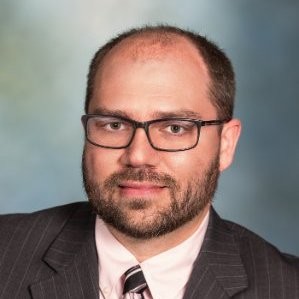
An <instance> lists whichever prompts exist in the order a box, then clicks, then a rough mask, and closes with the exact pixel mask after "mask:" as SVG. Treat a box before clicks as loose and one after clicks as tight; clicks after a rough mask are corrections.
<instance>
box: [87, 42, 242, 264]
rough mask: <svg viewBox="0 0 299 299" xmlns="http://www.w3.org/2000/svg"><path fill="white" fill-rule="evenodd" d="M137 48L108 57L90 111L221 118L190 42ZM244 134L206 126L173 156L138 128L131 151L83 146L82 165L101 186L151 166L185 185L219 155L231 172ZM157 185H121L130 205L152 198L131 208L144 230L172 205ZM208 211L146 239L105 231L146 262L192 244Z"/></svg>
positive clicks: (233, 126) (129, 45)
mask: <svg viewBox="0 0 299 299" xmlns="http://www.w3.org/2000/svg"><path fill="white" fill-rule="evenodd" d="M136 44H138V41H137V42H136V43H134V41H133V42H132V41H126V40H125V41H124V42H122V43H121V44H120V45H118V46H117V47H116V49H114V50H112V52H111V53H110V54H108V57H107V58H106V59H105V62H104V65H103V66H102V68H101V71H100V72H98V74H97V76H96V79H95V90H94V95H93V98H92V99H91V102H90V105H89V111H88V113H91V114H92V113H97V112H99V111H101V110H105V111H111V112H115V111H118V112H121V113H122V114H125V115H126V116H127V117H130V118H132V119H134V120H137V121H147V120H152V119H156V118H160V117H163V116H165V115H166V114H169V113H171V114H173V115H177V116H187V117H188V116H189V117H190V116H192V117H193V118H199V119H202V120H212V119H217V111H216V109H215V107H214V106H213V105H212V103H211V102H210V100H209V98H208V86H209V82H210V77H209V74H208V71H207V68H206V66H205V64H204V62H203V60H202V58H201V57H200V56H199V55H198V52H197V50H196V49H195V48H194V47H193V45H191V44H190V43H189V42H188V41H186V40H185V39H184V38H181V37H176V42H175V45H168V46H167V47H165V46H161V45H159V44H156V45H152V44H150V43H148V44H147V43H146V41H145V42H144V41H143V43H142V50H140V51H138V46H136ZM134 45H135V48H134ZM136 47H137V48H136ZM132 53H134V55H133V54H132ZM136 53H137V54H136ZM166 54H167V55H166ZM191 114H193V115H191ZM240 130H241V124H240V121H239V120H236V119H233V120H231V121H230V122H229V123H226V124H225V125H224V126H223V130H222V132H221V135H220V134H219V128H218V127H217V126H207V127H203V128H202V129H201V135H200V139H199V143H198V145H197V146H196V147H195V148H193V149H191V150H188V151H182V152H172V153H169V152H162V151H157V150H155V149H153V148H152V147H151V145H150V144H149V142H148V140H147V137H146V134H145V132H144V130H142V129H138V130H137V131H136V135H135V137H134V140H133V142H132V143H131V145H130V146H129V147H128V148H126V149H118V150H115V149H105V148H100V147H96V146H94V145H92V144H89V143H88V142H86V144H85V148H84V151H85V163H86V167H87V168H88V172H89V176H90V177H92V178H93V179H94V180H95V181H96V182H98V183H103V182H104V180H105V179H106V178H107V177H109V176H110V175H111V174H113V173H115V172H118V171H121V170H123V169H125V168H133V169H145V168H147V169H151V170H153V171H156V172H163V173H166V174H169V175H170V176H172V177H173V178H175V179H176V180H177V181H178V182H179V183H180V186H181V187H182V188H186V187H187V184H188V182H190V181H192V180H193V179H194V178H200V177H202V176H203V173H204V172H205V171H206V170H207V169H208V168H209V166H210V164H211V163H212V161H213V160H215V158H216V157H217V155H219V171H220V172H221V171H223V170H224V169H226V168H227V167H229V165H230V164H231V162H232V160H233V156H234V152H235V148H236V144H237V141H238V138H239V134H240ZM159 187H160V186H158V187H157V186H156V185H153V184H149V183H137V182H124V186H122V188H121V189H120V190H119V194H118V196H119V197H121V198H124V200H130V198H134V197H136V196H138V197H141V198H148V199H149V200H151V204H150V205H149V206H148V207H147V208H146V209H145V210H142V211H140V210H130V211H128V213H130V219H131V220H132V221H133V222H134V223H136V224H139V225H142V223H143V222H144V221H145V220H146V219H150V218H151V217H153V215H154V213H155V210H157V209H161V208H165V207H167V206H168V205H169V202H170V200H169V197H170V195H169V192H168V190H167V188H159ZM209 208H210V204H207V205H206V206H205V208H204V209H203V210H202V211H201V212H200V213H199V214H198V215H197V216H196V217H195V218H193V219H192V220H191V221H189V222H188V223H186V224H184V225H183V226H181V227H180V228H178V229H176V230H175V231H172V232H170V233H168V234H166V235H163V236H160V237H157V238H151V239H148V240H141V239H137V238H132V237H129V236H128V235H125V234H123V233H121V232H119V231H118V230H116V229H115V228H113V227H112V226H110V225H108V228H109V229H110V231H111V232H112V234H113V235H114V236H115V237H116V238H117V239H118V241H119V242H121V243H122V244H123V245H124V246H125V247H126V248H127V249H128V250H130V251H131V252H132V253H133V254H134V255H135V257H136V258H137V260H139V261H143V260H145V259H147V258H149V257H151V256H154V255H156V254H158V253H160V252H163V251H165V250H167V249H169V248H172V247H174V246H176V245H178V244H179V243H181V242H182V241H184V240H185V239H187V238H188V237H189V236H190V235H191V234H192V233H193V232H194V231H195V230H196V229H197V228H198V226H199V225H200V223H201V222H202V220H203V218H204V216H205V215H206V213H207V212H208V210H209Z"/></svg>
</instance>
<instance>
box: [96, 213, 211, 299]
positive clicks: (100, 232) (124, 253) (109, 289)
mask: <svg viewBox="0 0 299 299" xmlns="http://www.w3.org/2000/svg"><path fill="white" fill-rule="evenodd" d="M208 222H209V212H208V213H207V214H206V215H205V217H204V219H203V221H202V222H201V224H200V226H199V227H198V229H197V230H196V231H195V232H194V233H193V234H192V235H191V236H190V237H189V238H188V239H186V240H185V241H183V242H182V243H180V244H179V245H177V246H175V247H173V248H171V249H169V250H167V251H164V252H162V253H160V254H158V255H156V256H153V257H151V258H149V259H147V260H145V261H143V262H142V263H138V261H137V259H136V258H135V257H134V255H133V254H132V253H131V252H130V251H128V250H127V249H126V248H125V247H124V246H123V245H122V244H121V243H120V242H118V241H117V240H116V238H115V237H114V236H113V235H112V234H111V232H110V231H109V230H108V228H107V226H106V224H105V223H104V222H103V220H102V219H100V218H99V217H97V219H96V229H95V233H96V247H97V252H98V258H99V279H100V282H99V283H100V287H101V289H102V290H104V291H106V295H105V296H107V297H109V298H114V296H113V294H116V296H115V298H119V295H120V294H122V281H121V277H122V275H123V273H124V272H125V271H127V270H128V269H129V268H130V267H132V266H135V265H136V264H139V265H140V267H141V268H142V271H143V273H144V276H145V279H146V281H147V284H148V287H149V289H150V291H151V294H152V296H153V298H182V296H183V293H184V290H185V286H186V284H187V281H188V279H189V276H190V274H191V271H192V267H193V263H194V261H195V259H196V257H197V255H198V253H199V251H200V248H201V246H202V243H203V239H204V236H205V233H206V230H207V227H208ZM170 285H171V286H172V287H171V288H170V287H169V286H170ZM117 294H118V297H117Z"/></svg>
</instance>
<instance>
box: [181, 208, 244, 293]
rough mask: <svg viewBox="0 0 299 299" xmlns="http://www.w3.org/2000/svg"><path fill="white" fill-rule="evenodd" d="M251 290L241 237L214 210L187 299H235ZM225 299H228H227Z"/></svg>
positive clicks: (191, 279)
mask: <svg viewBox="0 0 299 299" xmlns="http://www.w3.org/2000/svg"><path fill="white" fill-rule="evenodd" d="M247 287H248V280H247V274H246V271H245V268H244V265H243V262H242V259H241V256H240V251H239V237H238V236H237V235H236V234H235V233H234V232H233V231H232V229H231V228H230V227H229V225H228V224H227V223H226V222H225V221H223V220H222V219H221V218H220V217H219V216H218V214H217V213H216V212H215V210H214V209H213V208H211V213H210V220H209V225H208V229H207V232H206V236H205V239H204V242H203V245H202V249H201V251H200V253H199V255H198V257H197V259H196V261H195V263H194V267H193V271H192V274H191V278H190V280H189V282H188V285H187V289H186V292H185V296H184V298H186V299H187V298H188V299H191V298H206V297H208V298H220V297H221V298H223V296H224V295H226V297H227V298H228V297H232V296H234V295H235V294H237V293H239V292H241V291H242V290H244V289H246V288H247ZM224 298H225V297H224Z"/></svg>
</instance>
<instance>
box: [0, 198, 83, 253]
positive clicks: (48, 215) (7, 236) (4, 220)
mask: <svg viewBox="0 0 299 299" xmlns="http://www.w3.org/2000/svg"><path fill="white" fill-rule="evenodd" d="M88 208H89V204H88V203H87V202H76V203H71V204H67V205H63V206H58V207H53V208H49V209H45V210H41V211H36V212H32V213H23V214H21V213H19V214H7V215H0V250H1V247H6V245H7V244H9V243H10V242H12V241H14V242H15V241H17V240H21V239H23V240H25V239H26V238H30V237H31V236H34V237H37V236H38V235H43V236H48V235H56V234H57V233H59V231H60V230H61V229H62V227H63V226H64V225H65V223H66V222H67V220H68V219H69V218H70V217H71V215H72V214H73V213H75V212H76V211H78V210H80V209H88ZM0 254H1V251H0Z"/></svg>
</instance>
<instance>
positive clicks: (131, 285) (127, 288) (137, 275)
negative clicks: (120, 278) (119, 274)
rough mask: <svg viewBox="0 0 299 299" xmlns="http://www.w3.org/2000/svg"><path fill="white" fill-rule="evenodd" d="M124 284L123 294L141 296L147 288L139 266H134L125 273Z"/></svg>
mask: <svg viewBox="0 0 299 299" xmlns="http://www.w3.org/2000/svg"><path fill="white" fill-rule="evenodd" d="M124 275H125V283H124V291H123V294H126V293H137V294H141V295H142V293H143V292H144V291H145V289H146V288H147V283H146V281H145V278H144V275H143V273H142V270H141V268H140V266H139V265H136V266H134V267H132V268H130V269H129V270H127V271H126V272H125V274H124Z"/></svg>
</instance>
